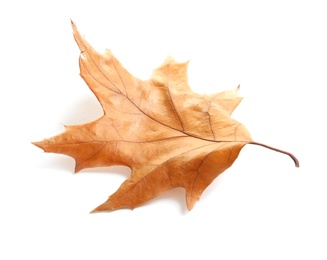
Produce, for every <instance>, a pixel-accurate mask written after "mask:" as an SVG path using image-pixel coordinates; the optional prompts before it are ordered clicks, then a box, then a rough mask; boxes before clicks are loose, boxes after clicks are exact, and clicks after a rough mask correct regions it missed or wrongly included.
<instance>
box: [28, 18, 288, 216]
mask: <svg viewBox="0 0 327 260" xmlns="http://www.w3.org/2000/svg"><path fill="white" fill-rule="evenodd" d="M72 26H73V31H74V37H75V40H76V42H77V44H78V46H79V48H80V50H81V55H80V58H79V65H80V75H81V76H82V78H83V79H84V80H85V82H86V83H87V85H88V86H89V88H90V89H91V90H92V92H93V93H94V94H95V96H96V97H97V99H98V100H99V102H100V104H101V106H102V108H103V111H104V115H103V116H102V117H101V118H99V119H97V120H95V121H94V122H90V123H86V124H82V125H74V126H67V127H66V131H65V132H63V133H62V134H59V135H57V136H54V137H52V138H49V139H45V140H43V141H41V142H35V143H34V144H35V145H36V146H38V147H40V148H42V149H43V150H44V151H46V152H53V153H61V154H66V155H69V156H71V157H73V158H74V159H75V161H76V168H75V172H78V171H80V170H82V169H84V168H89V167H98V166H112V165H126V166H128V167H130V168H131V170H132V173H131V176H130V177H129V178H128V179H127V180H126V181H124V182H123V184H122V185H121V186H120V188H119V189H118V190H117V191H116V192H115V193H114V194H112V195H111V196H110V197H109V199H108V200H107V201H106V202H105V203H103V204H102V205H100V206H98V207H97V208H96V209H95V210H94V211H104V210H115V209H118V208H124V207H127V208H135V207H137V206H139V205H141V204H143V203H145V202H147V201H149V200H151V199H153V198H155V197H156V196H157V195H158V194H160V193H162V192H164V191H167V190H169V189H172V188H175V187H183V188H185V190H186V201H187V207H188V209H192V208H193V206H194V204H195V203H196V201H197V200H198V199H199V198H200V196H201V194H202V192H203V191H204V189H205V188H206V187H207V186H208V185H209V184H210V183H211V182H212V181H213V180H214V179H215V178H216V177H217V176H218V175H219V174H220V173H222V172H223V171H225V170H226V169H227V168H228V167H230V166H231V165H232V164H233V162H234V161H235V159H236V158H237V156H238V155H239V153H240V151H241V149H242V148H243V146H244V145H245V144H247V143H254V142H253V141H252V139H251V136H250V134H249V132H248V131H247V129H246V128H245V127H244V126H243V125H242V124H240V123H239V122H237V121H236V120H234V119H232V118H231V117H230V115H231V113H232V112H233V111H234V109H235V108H236V107H237V105H238V104H239V103H240V101H241V98H240V97H239V96H237V90H238V88H236V89H234V90H230V91H225V92H222V93H218V94H212V95H199V94H195V93H193V92H192V90H191V89H190V87H189V85H188V80H187V65H188V63H178V62H176V61H175V60H174V59H173V58H170V57H169V58H167V59H166V61H165V62H164V63H163V64H162V65H161V66H160V67H159V68H157V69H156V70H155V71H154V72H153V75H152V77H151V78H150V79H149V80H146V81H142V80H140V79H138V78H136V77H134V76H133V75H131V74H130V73H129V72H128V71H127V70H126V69H125V68H124V67H123V66H122V65H121V64H120V62H119V61H118V60H117V59H116V58H115V57H114V56H113V54H112V53H111V52H110V51H109V50H106V52H105V53H104V54H99V53H98V52H96V51H95V50H94V49H93V48H92V46H91V45H90V44H89V43H88V42H87V41H86V40H85V39H84V38H83V37H82V36H81V34H80V33H79V32H78V30H77V28H76V25H75V24H74V23H72ZM254 144H257V143H254ZM268 148H270V147H268ZM285 153H286V152H285Z"/></svg>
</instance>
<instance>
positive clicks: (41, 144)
mask: <svg viewBox="0 0 327 260" xmlns="http://www.w3.org/2000/svg"><path fill="white" fill-rule="evenodd" d="M31 144H33V145H35V146H36V147H38V148H40V149H42V150H44V148H43V141H39V142H31Z"/></svg>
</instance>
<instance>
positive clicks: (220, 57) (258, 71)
mask: <svg viewBox="0 0 327 260" xmlns="http://www.w3.org/2000/svg"><path fill="white" fill-rule="evenodd" d="M324 2H325V1H316V0H310V1H288V0H283V1H276V0H275V1H233V0H232V1H231V0H229V1H206V0H201V1H178V0H175V1H169V0H163V1H140V0H139V1H123V0H120V1H110V0H107V1H96V0H92V1H51V2H50V1H36V0H30V1H23V0H20V1H19V0H17V1H2V2H1V4H0V37H1V38H0V48H1V49H0V50H1V56H0V66H1V67H0V69H1V70H0V79H1V81H0V82H1V83H0V84H1V94H0V106H1V110H0V111H1V112H0V113H1V121H2V122H1V128H0V129H1V130H0V131H1V151H2V153H1V154H2V155H1V173H0V202H1V204H0V259H190V258H192V259H221V260H224V259H327V224H326V222H327V213H326V199H327V177H326V176H327V170H326V150H325V149H326V145H327V142H326V137H325V133H326V124H325V122H324V121H326V111H327V106H326V101H325V93H326V87H327V77H326V75H327V15H326V11H327V7H326V6H325V5H324ZM70 19H73V20H74V22H76V24H77V26H78V28H79V30H80V31H81V32H82V34H83V35H85V37H86V39H87V40H88V41H89V42H90V43H91V44H92V45H93V46H94V47H95V48H96V49H97V50H98V51H100V52H103V51H104V49H105V48H110V49H111V50H112V51H113V53H114V54H115V55H116V57H117V58H118V59H119V60H120V61H121V62H122V63H123V65H124V66H125V67H126V68H127V69H128V70H129V71H130V72H131V73H133V74H134V75H135V76H138V77H139V78H142V79H147V78H148V77H149V76H150V75H151V72H152V70H153V69H154V68H156V67H157V66H159V65H160V64H161V63H162V62H163V60H164V59H165V58H166V56H167V55H171V56H173V57H175V58H176V59H177V60H178V61H186V60H190V63H189V79H190V85H191V87H192V89H194V91H196V92H203V93H214V92H219V91H223V90H227V89H231V88H235V87H236V86H237V85H238V84H241V91H240V95H242V96H244V97H245V98H244V100H243V101H242V103H241V104H240V106H239V107H238V108H237V110H236V111H235V113H234V114H233V117H234V118H236V119H237V120H239V121H240V122H242V123H243V124H245V126H246V127H247V128H248V129H249V131H250V132H251V134H252V137H253V138H254V140H255V141H258V142H263V143H266V144H268V145H272V146H275V147H278V148H280V149H284V150H287V151H290V152H292V153H294V154H295V155H296V156H297V157H298V159H299V160H300V163H301V167H300V168H295V167H294V165H293V162H292V160H291V159H290V158H288V157H287V156H285V155H282V154H279V153H276V152H273V151H271V150H267V149H264V148H262V147H258V146H251V145H248V146H246V147H245V148H244V149H243V150H242V152H241V154H240V156H239V158H238V159H237V160H236V162H235V163H234V165H233V166H232V167H231V168H230V169H228V170H227V171H226V172H225V173H224V174H222V175H220V176H219V177H218V178H217V179H216V180H215V181H214V183H213V184H212V185H211V186H209V187H208V188H207V190H206V191H205V192H204V193H203V195H202V197H201V199H200V201H199V202H198V203H197V204H196V205H195V207H194V208H193V210H192V211H190V212H189V211H187V209H186V206H185V199H184V196H185V194H184V191H183V190H182V189H176V190H172V191H169V192H167V193H165V194H162V196H160V197H159V198H157V199H154V200H152V201H151V202H149V203H147V204H146V205H144V206H142V207H139V208H136V209H134V210H133V211H131V210H127V209H124V210H118V211H114V212H110V213H98V214H89V211H90V210H92V209H93V208H95V207H96V206H97V205H99V204H101V203H102V202H104V201H105V200H106V199H107V197H108V196H109V195H110V194H112V193H113V192H114V191H115V190H116V189H118V187H119V186H120V184H121V183H122V182H123V181H124V179H125V178H126V177H127V176H128V174H129V170H128V169H127V168H125V167H122V166H117V167H113V168H107V169H105V168H101V169H85V170H83V171H82V172H81V173H79V174H76V175H74V174H73V170H74V161H73V160H72V159H71V158H69V157H66V156H63V155H56V154H45V153H43V152H42V150H40V149H38V148H37V147H35V146H33V145H31V144H30V142H31V141H40V140H42V139H43V138H47V137H51V136H52V135H55V134H59V133H60V132H62V131H63V130H64V127H63V125H64V124H77V123H84V122H88V121H91V120H94V119H96V118H97V117H99V116H100V115H101V113H102V112H101V108H100V106H99V104H98V103H97V101H96V99H95V97H94V96H93V95H92V93H91V91H90V90H89V89H88V87H87V85H86V84H85V83H84V82H83V80H82V79H81V78H80V76H79V68H78V56H79V50H78V48H77V45H76V44H75V42H74V39H73V36H72V29H71V25H70Z"/></svg>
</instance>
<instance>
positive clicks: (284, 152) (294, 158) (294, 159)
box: [249, 142, 300, 167]
mask: <svg viewBox="0 0 327 260" xmlns="http://www.w3.org/2000/svg"><path fill="white" fill-rule="evenodd" d="M249 144H255V145H260V146H263V147H265V148H268V149H270V150H273V151H276V152H279V153H283V154H286V155H288V156H289V157H291V158H292V160H293V161H294V163H295V167H300V163H299V160H298V159H297V158H296V157H295V156H294V155H293V154H291V153H289V152H286V151H283V150H280V149H277V148H274V147H271V146H269V145H266V144H262V143H258V142H250V143H249Z"/></svg>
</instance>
